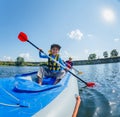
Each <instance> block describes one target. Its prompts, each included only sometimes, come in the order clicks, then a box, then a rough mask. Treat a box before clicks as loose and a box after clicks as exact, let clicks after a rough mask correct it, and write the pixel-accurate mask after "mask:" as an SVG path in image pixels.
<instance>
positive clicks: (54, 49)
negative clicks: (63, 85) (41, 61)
mask: <svg viewBox="0 0 120 117" xmlns="http://www.w3.org/2000/svg"><path fill="white" fill-rule="evenodd" d="M60 49H61V47H60V45H58V44H52V45H51V48H50V54H49V56H50V57H52V58H53V59H55V60H56V61H58V62H59V63H60V64H62V65H63V66H65V64H64V62H63V61H62V59H61V58H60V56H59V51H60ZM39 56H40V58H47V59H48V65H47V67H40V70H39V71H38V73H37V76H38V83H39V84H41V85H42V80H43V78H44V77H45V76H46V77H53V78H56V81H55V83H54V84H57V83H58V82H59V81H60V80H61V79H62V78H63V77H64V75H65V74H66V72H65V70H64V69H63V68H62V67H61V66H60V65H58V64H57V63H56V62H54V61H53V60H51V59H50V58H48V57H47V56H46V55H44V54H42V53H41V49H40V52H39ZM65 67H66V66H65Z"/></svg>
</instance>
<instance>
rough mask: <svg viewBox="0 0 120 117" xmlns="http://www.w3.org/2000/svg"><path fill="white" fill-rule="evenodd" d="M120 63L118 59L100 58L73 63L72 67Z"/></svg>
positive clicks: (119, 58)
mask: <svg viewBox="0 0 120 117" xmlns="http://www.w3.org/2000/svg"><path fill="white" fill-rule="evenodd" d="M117 62H120V56H119V57H112V58H101V59H95V60H78V61H73V64H74V65H94V64H107V63H117Z"/></svg>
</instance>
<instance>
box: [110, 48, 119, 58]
mask: <svg viewBox="0 0 120 117" xmlns="http://www.w3.org/2000/svg"><path fill="white" fill-rule="evenodd" d="M110 55H111V57H117V56H118V51H117V50H116V49H113V50H112V51H111V53H110Z"/></svg>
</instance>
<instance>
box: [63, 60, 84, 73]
mask: <svg viewBox="0 0 120 117" xmlns="http://www.w3.org/2000/svg"><path fill="white" fill-rule="evenodd" d="M64 63H65V64H67V65H68V66H71V65H70V64H69V63H67V62H64ZM71 69H73V70H75V71H76V72H77V73H78V74H82V73H83V72H81V71H78V70H77V69H75V68H74V67H73V66H72V67H71Z"/></svg>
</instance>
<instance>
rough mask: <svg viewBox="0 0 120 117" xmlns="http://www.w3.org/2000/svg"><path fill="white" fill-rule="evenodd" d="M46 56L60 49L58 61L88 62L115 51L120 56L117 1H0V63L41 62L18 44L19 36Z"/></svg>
mask: <svg viewBox="0 0 120 117" xmlns="http://www.w3.org/2000/svg"><path fill="white" fill-rule="evenodd" d="M21 31H22V32H25V33H26V34H27V36H28V38H29V40H30V41H31V42H33V43H34V44H35V45H36V46H38V47H39V48H42V49H43V50H44V51H45V52H46V53H48V50H49V49H50V45H51V44H53V43H57V44H59V45H61V47H62V49H61V52H60V54H61V58H63V59H64V60H67V59H68V58H69V57H72V58H73V60H83V59H88V56H89V54H91V53H96V54H97V58H102V57H103V52H104V51H108V53H109V56H110V52H111V50H113V49H117V51H118V52H119V55H120V0H0V41H1V42H0V60H4V61H8V60H9V61H15V60H16V58H17V57H18V56H21V57H24V59H25V61H43V59H40V58H39V54H38V50H36V49H35V48H34V47H32V46H31V45H30V44H29V43H27V42H26V43H23V42H20V41H19V40H18V38H17V36H18V34H19V32H21Z"/></svg>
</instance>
